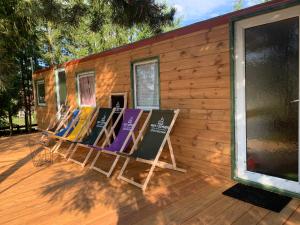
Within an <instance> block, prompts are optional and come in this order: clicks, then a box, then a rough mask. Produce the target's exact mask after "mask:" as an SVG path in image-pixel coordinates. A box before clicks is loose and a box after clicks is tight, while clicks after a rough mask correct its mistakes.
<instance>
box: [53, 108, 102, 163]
mask: <svg viewBox="0 0 300 225" xmlns="http://www.w3.org/2000/svg"><path fill="white" fill-rule="evenodd" d="M95 112H96V108H95V107H88V106H85V107H82V108H80V112H79V115H78V119H77V121H76V123H74V129H73V130H72V131H71V132H70V134H69V135H68V136H66V137H57V139H58V142H57V143H56V144H55V146H54V147H53V148H52V151H53V152H55V153H58V154H60V155H62V156H63V157H65V158H66V157H67V156H68V155H69V152H70V150H71V149H72V148H73V146H74V144H75V143H77V142H78V141H81V139H82V138H83V137H84V135H85V134H86V132H87V131H88V129H89V127H90V121H91V118H92V116H93V114H94V113H95ZM63 142H69V143H71V145H70V146H69V148H68V150H67V151H66V154H63V153H61V152H59V151H58V150H59V148H60V146H61V145H62V143H63Z"/></svg>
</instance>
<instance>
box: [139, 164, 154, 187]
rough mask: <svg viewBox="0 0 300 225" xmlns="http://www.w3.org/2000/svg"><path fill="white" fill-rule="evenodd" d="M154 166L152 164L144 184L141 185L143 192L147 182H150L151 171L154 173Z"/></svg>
mask: <svg viewBox="0 0 300 225" xmlns="http://www.w3.org/2000/svg"><path fill="white" fill-rule="evenodd" d="M155 166H156V162H155V163H153V164H152V166H151V169H150V171H149V173H148V175H147V177H146V180H145V182H144V184H143V187H142V190H143V191H145V190H146V188H147V185H148V183H149V181H150V178H151V176H152V174H153V171H154V169H155Z"/></svg>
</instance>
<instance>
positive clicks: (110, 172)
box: [107, 155, 120, 177]
mask: <svg viewBox="0 0 300 225" xmlns="http://www.w3.org/2000/svg"><path fill="white" fill-rule="evenodd" d="M119 159H120V156H119V155H117V157H116V158H115V160H114V162H113V164H112V165H111V167H110V170H109V171H108V174H107V177H110V176H111V174H112V172H113V170H114V168H115V167H116V165H117V163H118V161H119Z"/></svg>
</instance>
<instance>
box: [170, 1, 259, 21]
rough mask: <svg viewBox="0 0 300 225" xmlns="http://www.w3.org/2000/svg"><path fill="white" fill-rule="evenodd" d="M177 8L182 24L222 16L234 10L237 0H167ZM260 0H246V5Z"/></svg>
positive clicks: (177, 14) (177, 15)
mask: <svg viewBox="0 0 300 225" xmlns="http://www.w3.org/2000/svg"><path fill="white" fill-rule="evenodd" d="M165 1H166V2H167V3H168V4H169V5H171V6H173V7H175V8H176V9H177V12H176V17H177V18H181V26H186V25H189V24H192V23H195V22H198V21H202V20H206V19H209V18H212V17H216V16H220V15H223V14H225V13H228V12H231V11H233V5H234V2H235V0H165ZM259 2H260V0H245V1H244V7H249V6H251V5H254V4H257V3H259Z"/></svg>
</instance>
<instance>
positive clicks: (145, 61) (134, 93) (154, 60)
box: [131, 57, 160, 111]
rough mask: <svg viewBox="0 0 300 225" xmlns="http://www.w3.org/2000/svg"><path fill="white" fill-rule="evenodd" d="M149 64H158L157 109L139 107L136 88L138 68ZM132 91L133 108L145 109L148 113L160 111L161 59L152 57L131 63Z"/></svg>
mask: <svg viewBox="0 0 300 225" xmlns="http://www.w3.org/2000/svg"><path fill="white" fill-rule="evenodd" d="M149 63H157V80H158V87H157V91H158V106H157V107H145V106H138V104H137V88H136V69H135V68H136V66H138V65H144V64H149ZM131 78H132V79H131V90H132V102H133V107H134V108H136V109H143V110H146V111H150V110H151V109H160V61H159V57H152V58H146V59H140V60H136V61H133V62H131Z"/></svg>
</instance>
